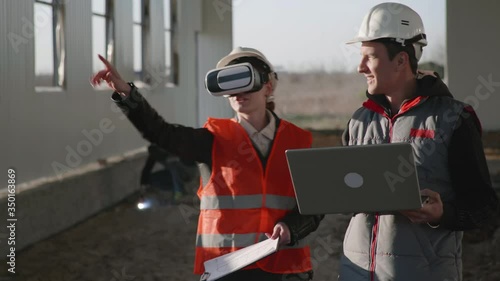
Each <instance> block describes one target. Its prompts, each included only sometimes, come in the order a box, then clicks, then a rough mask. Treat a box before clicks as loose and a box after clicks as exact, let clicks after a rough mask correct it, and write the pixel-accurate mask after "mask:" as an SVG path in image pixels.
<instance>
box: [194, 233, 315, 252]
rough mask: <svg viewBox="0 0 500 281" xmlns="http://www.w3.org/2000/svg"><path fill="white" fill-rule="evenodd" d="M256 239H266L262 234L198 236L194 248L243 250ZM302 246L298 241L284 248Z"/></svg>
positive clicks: (303, 243)
mask: <svg viewBox="0 0 500 281" xmlns="http://www.w3.org/2000/svg"><path fill="white" fill-rule="evenodd" d="M256 237H259V239H258V240H257V241H264V240H266V239H268V238H267V236H266V235H265V234H264V233H246V234H234V233H232V234H201V235H200V234H199V235H197V236H196V246H197V247H207V248H221V247H223V248H243V247H248V246H251V245H253V244H255V243H256V242H255V241H256V240H255V238H256ZM304 245H305V242H304V241H299V242H298V243H297V245H293V246H284V248H287V249H294V248H302V247H304Z"/></svg>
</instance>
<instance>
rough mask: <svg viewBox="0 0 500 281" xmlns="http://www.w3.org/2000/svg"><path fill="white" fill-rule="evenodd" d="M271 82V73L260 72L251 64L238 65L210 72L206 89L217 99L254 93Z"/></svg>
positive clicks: (207, 76) (206, 79) (206, 77)
mask: <svg viewBox="0 0 500 281" xmlns="http://www.w3.org/2000/svg"><path fill="white" fill-rule="evenodd" d="M268 81H269V73H267V72H264V73H262V72H259V71H258V70H256V69H255V68H254V67H253V66H252V65H251V64H250V63H248V62H244V63H238V64H234V65H229V66H226V67H223V68H219V69H214V70H210V71H209V72H208V73H207V75H206V76H205V88H206V89H207V91H208V92H209V93H210V94H211V95H213V96H216V97H220V96H225V97H228V96H230V95H234V94H241V93H252V92H256V91H259V90H260V89H262V87H263V86H264V84H265V83H267V82H268Z"/></svg>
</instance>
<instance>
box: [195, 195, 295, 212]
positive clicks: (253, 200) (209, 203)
mask: <svg viewBox="0 0 500 281" xmlns="http://www.w3.org/2000/svg"><path fill="white" fill-rule="evenodd" d="M262 202H263V195H262V194H256V195H237V196H229V195H222V196H203V197H202V198H201V203H200V208H201V209H202V210H216V209H254V208H261V207H262ZM295 205H296V201H295V198H293V197H289V196H281V195H272V194H268V195H266V196H265V207H267V208H270V209H280V210H291V209H293V208H294V207H295Z"/></svg>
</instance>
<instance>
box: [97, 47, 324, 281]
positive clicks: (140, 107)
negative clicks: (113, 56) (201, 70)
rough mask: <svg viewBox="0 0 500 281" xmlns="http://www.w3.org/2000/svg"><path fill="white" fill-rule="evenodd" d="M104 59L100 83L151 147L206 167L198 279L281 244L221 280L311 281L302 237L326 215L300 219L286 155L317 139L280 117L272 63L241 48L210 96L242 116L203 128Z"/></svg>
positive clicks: (225, 61)
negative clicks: (239, 256) (170, 119)
mask: <svg viewBox="0 0 500 281" xmlns="http://www.w3.org/2000/svg"><path fill="white" fill-rule="evenodd" d="M100 59H101V61H102V62H103V63H104V65H105V66H106V68H105V69H104V70H101V71H100V72H98V73H97V74H95V75H94V77H93V78H92V81H91V82H92V84H94V85H95V84H98V83H100V82H101V81H102V80H105V81H106V82H107V84H108V85H109V87H110V88H112V89H113V90H114V91H115V92H114V93H113V95H112V99H113V101H114V102H116V104H117V105H118V106H119V107H120V108H121V109H122V110H123V112H124V113H125V114H126V115H127V117H128V119H129V120H130V121H131V122H132V124H133V125H134V126H135V127H136V128H137V129H138V130H139V131H140V132H141V133H142V135H143V136H144V137H145V138H146V139H147V140H149V141H150V142H152V143H155V144H157V145H159V146H161V147H162V148H164V149H165V150H167V151H169V152H171V153H173V154H175V155H177V156H179V157H180V158H183V159H186V160H190V161H197V162H198V163H200V164H201V165H200V167H201V175H202V183H201V185H200V188H199V190H198V196H199V198H200V200H201V203H200V215H199V220H198V232H197V238H196V257H195V265H194V272H195V273H196V274H203V273H204V272H205V270H204V266H203V263H204V262H205V261H207V260H210V259H212V258H215V257H218V256H221V255H224V254H227V253H230V252H233V251H236V250H238V249H241V248H244V247H247V246H250V245H253V244H255V243H257V242H260V241H263V240H265V239H266V238H267V237H270V238H272V239H279V245H280V250H279V251H278V252H276V253H274V254H271V255H270V256H268V257H266V258H263V259H261V260H259V261H257V262H255V263H253V264H251V265H249V266H247V267H245V268H243V269H242V270H239V271H237V272H234V273H231V274H229V275H227V276H225V277H223V278H221V279H219V280H225V281H229V280H239V281H241V280H264V281H265V280H276V281H278V280H311V279H312V266H311V257H310V251H309V247H308V245H307V244H306V243H305V242H304V241H302V238H304V237H305V236H307V235H308V234H309V233H311V232H313V231H315V230H316V229H317V227H318V225H319V223H320V221H321V219H322V218H323V216H305V215H301V214H299V212H298V209H297V206H296V201H295V193H294V190H293V186H292V182H291V178H290V175H289V172H288V166H287V162H286V157H285V150H287V149H294V148H308V147H311V143H312V137H311V134H310V133H309V132H307V131H305V130H303V129H300V128H298V127H297V126H295V125H293V124H291V123H289V122H287V121H285V120H282V119H280V118H279V117H278V116H277V115H276V114H275V113H274V112H273V109H274V102H273V92H274V90H275V88H276V85H277V75H276V73H275V72H274V70H273V66H272V64H271V63H270V62H269V61H268V60H267V59H266V57H265V56H264V55H263V54H262V53H261V52H259V51H258V50H255V49H252V48H242V47H238V48H236V49H234V50H233V51H232V52H231V53H230V54H229V55H227V56H226V57H224V58H222V59H221V60H220V61H219V63H218V64H217V67H216V70H214V71H215V72H220V71H224V72H222V73H220V75H219V78H221V77H222V76H224V73H226V74H227V76H226V77H225V78H221V79H219V80H218V81H217V80H216V82H215V83H216V84H217V85H215V86H214V85H212V86H214V87H215V88H214V87H212V88H211V87H210V85H208V84H209V83H210V81H209V80H210V79H209V77H208V76H209V75H210V73H213V72H214V71H212V72H209V74H208V75H207V81H206V83H207V89H208V90H209V92H210V93H211V94H213V95H215V96H226V97H228V99H229V103H230V105H231V107H232V108H233V110H234V111H235V113H236V117H235V118H232V119H216V118H209V119H208V120H207V122H206V123H205V125H204V127H203V128H191V127H185V126H180V125H173V124H170V123H167V122H166V121H164V120H163V118H162V117H160V116H159V115H158V113H157V112H156V111H155V110H154V109H153V108H152V107H151V106H150V104H149V103H148V102H147V101H146V100H145V99H144V97H142V96H141V95H140V94H139V91H138V89H137V88H136V87H135V86H134V85H133V84H132V83H127V82H125V81H124V80H123V79H121V77H120V75H119V73H118V72H117V71H116V69H115V68H114V67H113V66H112V65H111V64H110V63H109V62H108V61H106V60H105V59H104V58H102V57H101V56H100ZM245 67H246V68H245ZM242 71H243V72H242ZM247 71H248V73H251V76H248V75H247V74H248V73H247ZM245 75H247V76H245ZM231 77H232V78H235V77H236V79H239V78H241V79H243V80H244V79H249V80H246V81H250V82H249V83H248V85H249V87H247V88H245V90H243V88H240V89H239V90H238V89H235V88H234V87H227V85H224V81H227V80H228V79H232V78H231ZM224 79H225V80H224ZM236 84H238V83H236ZM232 85H235V84H234V83H233V84H232ZM236 88H237V87H236ZM214 89H215V90H214ZM266 236H267V237H266Z"/></svg>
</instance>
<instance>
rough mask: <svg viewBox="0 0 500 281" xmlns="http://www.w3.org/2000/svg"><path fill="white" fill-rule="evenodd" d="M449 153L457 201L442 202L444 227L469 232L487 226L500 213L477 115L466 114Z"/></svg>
mask: <svg viewBox="0 0 500 281" xmlns="http://www.w3.org/2000/svg"><path fill="white" fill-rule="evenodd" d="M459 121H460V123H459V125H458V127H457V128H456V129H455V131H454V133H453V135H452V137H451V142H450V146H449V150H448V160H449V169H450V177H451V183H452V187H453V189H454V191H455V195H456V198H455V200H454V201H452V202H443V217H442V219H441V225H442V226H444V227H446V228H448V229H451V230H467V229H474V228H479V227H482V226H483V225H486V224H487V223H488V222H490V220H491V219H492V218H494V217H495V215H496V213H497V212H498V197H497V195H496V193H495V191H494V189H493V188H492V185H491V178H490V174H489V171H488V165H487V162H486V158H485V155H484V150H483V144H482V140H481V132H480V124H479V121H478V120H477V117H476V116H475V114H474V113H473V112H472V113H466V112H464V113H463V114H462V116H461V117H460V120H459Z"/></svg>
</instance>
